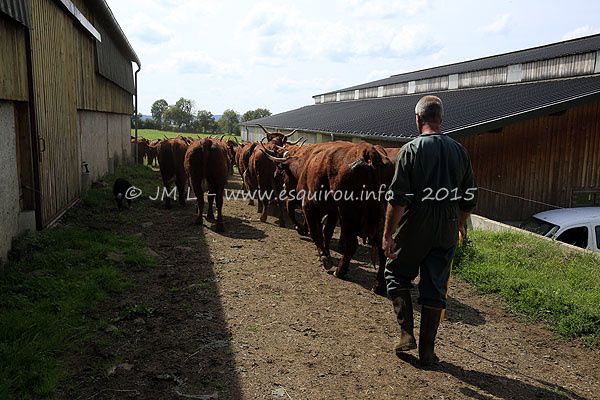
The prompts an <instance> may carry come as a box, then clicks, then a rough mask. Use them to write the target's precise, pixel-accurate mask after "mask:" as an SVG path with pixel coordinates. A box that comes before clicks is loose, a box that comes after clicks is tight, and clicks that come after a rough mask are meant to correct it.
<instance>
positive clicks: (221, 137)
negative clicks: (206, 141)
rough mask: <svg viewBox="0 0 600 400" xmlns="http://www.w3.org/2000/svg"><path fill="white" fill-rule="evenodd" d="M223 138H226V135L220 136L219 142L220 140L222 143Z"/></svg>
mask: <svg viewBox="0 0 600 400" xmlns="http://www.w3.org/2000/svg"><path fill="white" fill-rule="evenodd" d="M225 136H227V134H225V135H223V136H221V138H220V139H219V140H220V141H223V138H224V137H225Z"/></svg>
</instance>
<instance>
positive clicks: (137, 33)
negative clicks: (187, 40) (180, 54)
mask: <svg viewBox="0 0 600 400" xmlns="http://www.w3.org/2000/svg"><path fill="white" fill-rule="evenodd" d="M128 28H129V31H130V32H131V36H133V37H135V38H137V39H139V40H140V41H142V42H143V43H144V44H147V45H157V44H163V43H166V42H168V41H170V40H171V39H172V38H173V31H172V30H171V29H169V28H167V27H166V26H164V25H162V24H161V23H160V22H158V21H156V20H154V19H152V18H150V17H149V16H147V15H145V14H136V15H135V16H134V17H133V18H132V21H131V23H130V25H129V26H128Z"/></svg>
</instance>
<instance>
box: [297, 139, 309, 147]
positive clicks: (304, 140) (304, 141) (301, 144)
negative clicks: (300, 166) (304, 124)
mask: <svg viewBox="0 0 600 400" xmlns="http://www.w3.org/2000/svg"><path fill="white" fill-rule="evenodd" d="M307 140H308V138H305V137H303V138H302V143H300V144H299V145H298V146H300V147H302V146H304V144H305V143H306V141H307Z"/></svg>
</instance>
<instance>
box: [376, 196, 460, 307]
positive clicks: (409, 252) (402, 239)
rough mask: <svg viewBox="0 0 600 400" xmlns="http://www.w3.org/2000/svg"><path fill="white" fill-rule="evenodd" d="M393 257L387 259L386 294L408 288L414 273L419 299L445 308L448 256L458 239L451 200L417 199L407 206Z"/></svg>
mask: <svg viewBox="0 0 600 400" xmlns="http://www.w3.org/2000/svg"><path fill="white" fill-rule="evenodd" d="M394 240H395V242H396V251H395V254H396V256H397V257H396V258H395V259H393V260H392V259H388V260H387V263H386V268H385V280H386V284H387V292H388V296H389V297H390V298H391V299H394V298H395V297H397V296H398V294H397V292H398V290H403V289H410V288H412V287H413V284H412V282H413V281H414V280H415V278H416V277H417V275H419V273H420V275H421V279H420V281H419V303H420V304H421V305H424V306H428V307H433V308H446V293H447V290H448V280H449V279H450V267H451V265H452V258H453V257H454V252H455V250H456V246H457V243H458V208H457V206H456V204H451V203H426V202H425V203H419V204H418V205H416V206H415V207H413V208H412V209H409V210H408V211H407V212H406V214H405V215H404V217H403V218H402V220H401V222H400V227H399V228H398V231H397V232H396V235H395V237H394Z"/></svg>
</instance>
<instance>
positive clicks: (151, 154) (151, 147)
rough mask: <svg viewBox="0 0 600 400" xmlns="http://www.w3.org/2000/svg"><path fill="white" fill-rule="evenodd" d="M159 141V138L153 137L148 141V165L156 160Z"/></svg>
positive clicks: (153, 163)
mask: <svg viewBox="0 0 600 400" xmlns="http://www.w3.org/2000/svg"><path fill="white" fill-rule="evenodd" d="M160 142H161V140H160V139H154V140H151V141H150V142H148V148H147V150H146V156H147V157H148V165H149V166H151V167H152V166H154V165H155V163H156V161H158V146H159V145H160Z"/></svg>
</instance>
